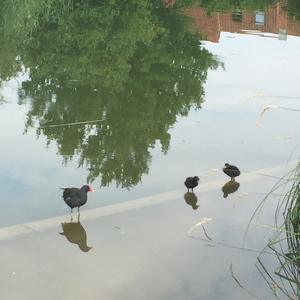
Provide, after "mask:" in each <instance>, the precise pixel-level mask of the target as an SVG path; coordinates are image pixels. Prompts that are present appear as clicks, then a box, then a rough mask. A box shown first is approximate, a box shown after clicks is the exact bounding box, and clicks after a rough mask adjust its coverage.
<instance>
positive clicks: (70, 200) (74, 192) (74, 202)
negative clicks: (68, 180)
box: [61, 185, 94, 213]
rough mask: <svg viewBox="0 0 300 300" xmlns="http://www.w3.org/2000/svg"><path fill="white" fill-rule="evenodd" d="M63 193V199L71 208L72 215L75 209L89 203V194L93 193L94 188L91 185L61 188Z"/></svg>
mask: <svg viewBox="0 0 300 300" xmlns="http://www.w3.org/2000/svg"><path fill="white" fill-rule="evenodd" d="M61 189H62V190H63V191H64V192H63V199H64V201H65V202H66V203H67V205H68V206H69V207H70V208H71V213H72V211H73V208H74V207H77V208H78V212H79V208H80V206H82V205H84V204H85V203H86V202H87V193H88V192H93V191H94V190H93V188H92V187H91V186H90V185H83V186H82V187H81V188H80V189H79V188H74V187H72V188H61Z"/></svg>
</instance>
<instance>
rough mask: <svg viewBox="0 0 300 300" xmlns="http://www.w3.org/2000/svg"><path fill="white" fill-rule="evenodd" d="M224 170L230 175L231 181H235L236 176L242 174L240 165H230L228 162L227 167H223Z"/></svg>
mask: <svg viewBox="0 0 300 300" xmlns="http://www.w3.org/2000/svg"><path fill="white" fill-rule="evenodd" d="M223 172H224V173H225V174H226V175H228V176H229V177H230V178H231V179H230V180H231V181H234V180H235V179H234V177H237V176H239V175H240V174H241V172H240V170H239V168H238V167H236V166H233V165H230V164H228V163H226V164H225V167H224V168H223Z"/></svg>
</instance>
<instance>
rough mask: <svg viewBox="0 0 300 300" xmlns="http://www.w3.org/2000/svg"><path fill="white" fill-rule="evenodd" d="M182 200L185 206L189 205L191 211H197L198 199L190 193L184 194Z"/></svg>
mask: <svg viewBox="0 0 300 300" xmlns="http://www.w3.org/2000/svg"><path fill="white" fill-rule="evenodd" d="M184 200H185V202H186V204H188V205H190V206H191V207H192V208H193V209H195V210H196V209H198V207H199V205H198V204H197V201H198V198H197V196H196V195H195V194H194V193H192V192H187V193H185V194H184Z"/></svg>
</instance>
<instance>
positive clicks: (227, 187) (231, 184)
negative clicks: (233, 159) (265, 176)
mask: <svg viewBox="0 0 300 300" xmlns="http://www.w3.org/2000/svg"><path fill="white" fill-rule="evenodd" d="M239 187H240V184H239V183H238V182H237V181H232V180H230V181H228V182H226V183H225V184H224V185H223V187H222V192H223V197H224V198H227V197H228V195H229V194H233V193H235V192H236V191H237V190H238V189H239Z"/></svg>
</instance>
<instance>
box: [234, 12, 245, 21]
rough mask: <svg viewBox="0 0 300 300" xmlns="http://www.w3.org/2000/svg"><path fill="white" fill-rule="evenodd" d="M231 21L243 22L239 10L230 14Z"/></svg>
mask: <svg viewBox="0 0 300 300" xmlns="http://www.w3.org/2000/svg"><path fill="white" fill-rule="evenodd" d="M232 21H234V22H242V21H243V13H242V11H240V10H236V11H234V12H233V13H232Z"/></svg>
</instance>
